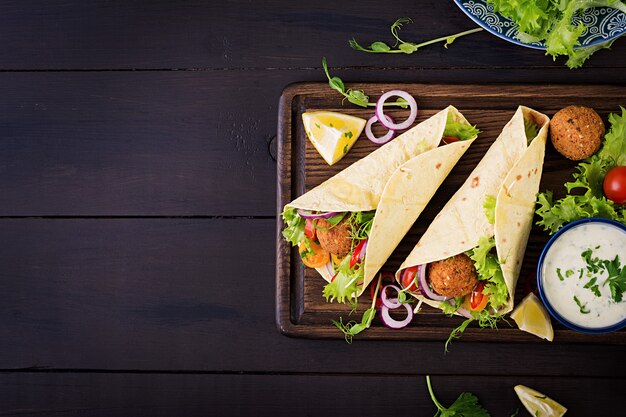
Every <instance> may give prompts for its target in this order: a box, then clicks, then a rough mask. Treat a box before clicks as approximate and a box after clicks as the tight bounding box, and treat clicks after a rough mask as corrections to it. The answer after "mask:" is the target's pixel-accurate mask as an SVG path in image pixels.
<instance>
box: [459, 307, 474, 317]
mask: <svg viewBox="0 0 626 417" xmlns="http://www.w3.org/2000/svg"><path fill="white" fill-rule="evenodd" d="M456 312H457V313H459V314H460V315H462V316H463V317H465V318H468V319H473V318H474V317H472V313H470V312H469V310H467V309H465V308H463V307H459V309H458V310H457V311H456Z"/></svg>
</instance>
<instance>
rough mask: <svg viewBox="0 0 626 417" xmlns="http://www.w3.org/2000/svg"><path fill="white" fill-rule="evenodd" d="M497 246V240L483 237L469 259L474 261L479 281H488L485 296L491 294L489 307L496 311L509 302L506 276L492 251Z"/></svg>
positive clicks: (484, 290) (484, 291)
mask: <svg viewBox="0 0 626 417" xmlns="http://www.w3.org/2000/svg"><path fill="white" fill-rule="evenodd" d="M495 246H496V240H495V239H494V238H493V237H491V238H487V237H484V236H483V237H481V238H480V239H479V240H478V246H476V247H475V248H474V249H472V250H471V251H470V253H469V257H470V258H472V260H473V261H474V266H475V267H476V271H477V272H478V279H479V280H486V281H487V284H486V285H485V288H484V289H483V294H489V305H490V306H491V308H492V309H493V310H494V311H498V310H499V309H500V308H501V307H503V306H505V305H506V304H507V303H508V300H509V290H508V289H507V287H506V283H505V282H504V275H503V274H502V268H500V262H499V261H498V257H497V255H496V254H495V253H493V252H492V249H493V248H494V247H495Z"/></svg>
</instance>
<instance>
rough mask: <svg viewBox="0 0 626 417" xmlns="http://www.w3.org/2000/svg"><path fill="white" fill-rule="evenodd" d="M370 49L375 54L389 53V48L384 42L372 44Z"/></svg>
mask: <svg viewBox="0 0 626 417" xmlns="http://www.w3.org/2000/svg"><path fill="white" fill-rule="evenodd" d="M370 49H371V50H372V51H376V52H387V51H390V50H391V48H390V47H389V45H387V44H386V43H385V42H380V41H379V42H374V43H372V44H371V45H370Z"/></svg>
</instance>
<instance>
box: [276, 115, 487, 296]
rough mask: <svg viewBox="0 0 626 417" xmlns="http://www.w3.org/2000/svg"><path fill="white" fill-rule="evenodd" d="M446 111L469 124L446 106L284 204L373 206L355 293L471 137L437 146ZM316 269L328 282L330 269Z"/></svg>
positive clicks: (333, 208) (323, 208)
mask: <svg viewBox="0 0 626 417" xmlns="http://www.w3.org/2000/svg"><path fill="white" fill-rule="evenodd" d="M448 115H451V117H452V119H453V120H454V121H457V122H463V123H466V124H468V125H469V122H468V121H467V120H466V119H465V117H463V115H462V114H461V113H460V112H459V111H458V110H457V109H456V108H454V107H452V106H449V107H447V108H446V109H444V110H442V111H440V112H439V113H437V114H435V115H433V116H432V117H430V118H429V119H427V120H425V121H423V122H421V123H420V124H418V125H416V126H415V127H413V128H411V129H410V130H408V131H406V132H405V133H403V134H402V135H400V136H398V137H397V138H396V139H395V140H393V141H392V142H389V143H388V144H386V145H384V146H382V147H380V148H379V149H377V150H375V151H374V152H372V153H371V154H369V155H368V156H366V157H365V158H362V159H360V160H359V161H357V162H355V163H353V164H352V165H350V166H349V167H347V168H346V169H344V170H343V171H341V172H339V173H338V174H336V175H335V176H333V177H331V178H329V179H328V180H326V181H325V182H323V183H322V184H320V185H318V186H317V187H315V188H313V189H312V190H310V191H309V192H307V193H305V194H303V195H302V196H300V197H298V198H297V199H295V200H294V201H292V202H291V203H289V204H287V205H286V206H285V209H287V208H289V207H293V208H297V209H304V210H311V211H320V212H357V211H370V210H376V214H375V216H374V220H373V223H372V229H371V232H370V235H369V241H368V247H367V252H366V255H365V260H364V268H365V271H364V283H363V285H362V286H361V287H360V289H359V292H358V294H357V296H359V295H361V294H362V293H363V290H364V289H365V288H366V287H367V285H368V284H369V283H370V282H371V281H372V279H373V278H374V276H375V275H376V273H377V272H378V271H379V269H380V268H381V267H382V266H383V264H384V263H385V261H386V260H387V258H388V257H389V256H390V255H391V253H392V252H393V251H394V249H395V248H396V246H397V245H398V243H400V241H401V240H402V238H403V237H404V235H405V234H406V232H408V230H409V228H410V227H411V225H412V224H413V223H414V222H415V220H416V219H417V217H418V216H419V215H420V213H421V212H422V210H423V209H424V207H425V206H426V204H427V203H428V201H430V199H431V198H432V196H433V195H434V193H435V191H436V190H437V188H439V185H441V183H442V182H443V180H444V179H445V178H446V177H447V175H448V174H449V173H450V171H451V170H452V168H453V167H454V165H455V164H456V163H457V161H458V160H459V159H460V158H461V156H462V155H463V154H464V153H465V151H466V150H467V148H469V146H470V145H471V144H472V143H473V141H474V140H475V138H472V139H469V140H465V141H458V142H454V143H451V144H448V145H445V146H442V147H439V143H440V142H441V139H442V136H443V133H444V130H445V126H446V122H447V119H448ZM316 269H317V271H318V272H319V273H320V275H322V277H323V278H324V279H325V280H326V281H328V282H330V280H331V279H332V274H331V271H329V270H328V269H326V268H323V267H322V268H316Z"/></svg>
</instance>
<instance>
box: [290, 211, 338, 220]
mask: <svg viewBox="0 0 626 417" xmlns="http://www.w3.org/2000/svg"><path fill="white" fill-rule="evenodd" d="M337 214H339V212H338V211H331V212H329V213H318V214H313V213H312V212H311V211H309V210H302V209H298V216H300V217H302V218H303V219H328V218H330V217H333V216H336V215H337Z"/></svg>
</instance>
